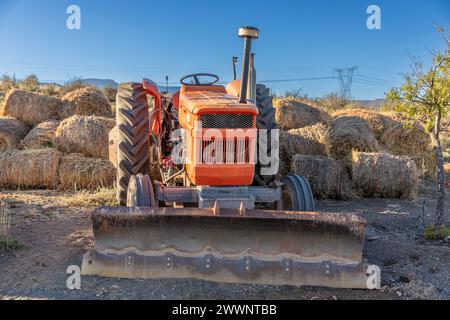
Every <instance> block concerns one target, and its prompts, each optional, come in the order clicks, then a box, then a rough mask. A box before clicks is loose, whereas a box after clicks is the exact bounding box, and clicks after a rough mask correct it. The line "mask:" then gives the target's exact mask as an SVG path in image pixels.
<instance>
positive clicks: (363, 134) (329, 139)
mask: <svg viewBox="0 0 450 320" xmlns="http://www.w3.org/2000/svg"><path fill="white" fill-rule="evenodd" d="M325 143H326V147H327V153H328V155H329V156H330V157H332V158H335V159H339V160H346V161H348V160H350V159H351V155H352V151H353V150H357V151H362V152H378V151H380V150H381V148H380V146H379V144H378V141H377V139H376V138H375V135H374V133H373V131H372V129H371V128H370V127H369V125H368V124H367V122H366V121H364V120H362V119H361V118H359V117H356V116H340V117H338V118H337V119H336V120H335V121H334V122H333V124H332V125H331V128H330V130H329V131H328V132H327V135H326V137H325Z"/></svg>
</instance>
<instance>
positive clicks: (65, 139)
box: [55, 116, 110, 159]
mask: <svg viewBox="0 0 450 320" xmlns="http://www.w3.org/2000/svg"><path fill="white" fill-rule="evenodd" d="M109 131H110V130H109V129H108V128H107V126H105V124H104V119H101V118H99V117H85V116H73V117H70V118H68V119H65V120H63V121H62V122H61V123H60V125H59V127H58V129H57V130H56V134H55V146H56V148H57V149H58V150H60V151H62V152H65V153H81V154H83V155H85V156H87V157H96V158H104V159H108V141H109V139H108V135H109Z"/></svg>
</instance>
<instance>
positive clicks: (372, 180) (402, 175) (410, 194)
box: [352, 152, 419, 199]
mask: <svg viewBox="0 0 450 320" xmlns="http://www.w3.org/2000/svg"><path fill="white" fill-rule="evenodd" d="M352 179H353V185H354V188H355V190H356V192H357V193H358V194H359V195H360V196H363V197H383V198H410V199H414V198H415V197H416V196H417V192H418V182H419V176H418V173H417V168H416V164H415V163H414V161H412V160H411V159H408V158H405V157H398V156H391V155H388V154H381V153H363V152H354V153H353V156H352Z"/></svg>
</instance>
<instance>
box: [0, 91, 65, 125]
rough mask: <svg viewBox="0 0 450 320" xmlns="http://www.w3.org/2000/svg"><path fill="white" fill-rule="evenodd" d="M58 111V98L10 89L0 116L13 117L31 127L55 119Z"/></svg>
mask: <svg viewBox="0 0 450 320" xmlns="http://www.w3.org/2000/svg"><path fill="white" fill-rule="evenodd" d="M60 109H61V101H60V100H59V99H58V98H54V97H50V96H46V95H43V94H39V93H34V92H30V91H24V90H17V89H12V90H11V91H9V93H8V94H7V95H6V98H5V101H4V102H3V106H2V109H1V110H0V116H10V117H14V118H16V119H17V120H20V121H22V122H23V123H25V124H26V125H28V126H30V127H32V126H35V125H37V124H39V123H42V122H44V121H47V120H49V119H57V118H58V113H59V112H60Z"/></svg>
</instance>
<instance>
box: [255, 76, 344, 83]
mask: <svg viewBox="0 0 450 320" xmlns="http://www.w3.org/2000/svg"><path fill="white" fill-rule="evenodd" d="M327 79H336V77H313V78H295V79H278V80H263V81H259V80H258V82H261V83H276V82H300V81H310V80H327Z"/></svg>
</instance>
